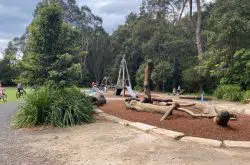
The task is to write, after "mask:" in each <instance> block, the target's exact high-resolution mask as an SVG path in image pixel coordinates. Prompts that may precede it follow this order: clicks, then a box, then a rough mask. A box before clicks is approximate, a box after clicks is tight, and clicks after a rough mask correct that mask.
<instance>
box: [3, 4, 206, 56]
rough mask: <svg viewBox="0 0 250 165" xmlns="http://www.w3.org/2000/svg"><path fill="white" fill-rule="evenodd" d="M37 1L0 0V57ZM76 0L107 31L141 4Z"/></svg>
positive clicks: (120, 22) (25, 25) (114, 27)
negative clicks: (99, 18) (85, 6)
mask: <svg viewBox="0 0 250 165" xmlns="http://www.w3.org/2000/svg"><path fill="white" fill-rule="evenodd" d="M39 1H41V0H0V22H1V23H0V58H1V57H2V52H3V51H4V49H5V48H6V46H7V44H8V42H9V41H10V40H12V39H13V38H14V37H16V36H20V35H21V34H22V33H23V32H24V31H25V28H26V27H27V25H29V23H30V22H31V20H32V18H33V12H34V10H35V7H36V4H37V3H38V2H39ZM76 1H77V4H78V5H87V6H89V7H90V9H91V10H92V12H93V13H94V14H96V15H98V16H100V17H101V18H102V19H103V27H104V28H105V30H106V31H107V32H109V33H112V31H114V30H115V29H116V28H117V26H118V25H120V24H123V23H124V21H125V17H126V15H128V14H129V13H130V12H138V11H139V7H140V4H141V0H76ZM207 1H211V0H207Z"/></svg>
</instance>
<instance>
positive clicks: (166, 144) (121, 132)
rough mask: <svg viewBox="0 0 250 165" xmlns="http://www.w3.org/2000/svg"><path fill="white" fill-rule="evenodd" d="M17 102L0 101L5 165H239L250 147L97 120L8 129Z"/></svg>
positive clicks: (0, 146) (0, 139) (0, 161)
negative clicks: (178, 137) (211, 145)
mask: <svg viewBox="0 0 250 165" xmlns="http://www.w3.org/2000/svg"><path fill="white" fill-rule="evenodd" d="M16 109H17V108H16V105H15V104H12V103H10V104H5V105H0V122H1V124H0V130H1V134H0V164H1V165H64V164H65V165H76V164H77V165H83V164H84V165H100V164H101V165H154V164H158V165H161V164H162V165H163V164H164V165H165V164H173V165H176V164H178V165H211V164H213V165H217V164H218V165H224V164H225V165H228V164H232V165H234V164H235V165H238V164H246V165H247V164H249V161H250V157H249V155H250V150H229V149H215V148H209V147H203V146H201V145H197V144H192V143H184V142H178V141H174V140H171V139H166V138H163V137H161V136H155V135H151V134H146V133H144V132H141V131H138V130H135V129H133V128H129V127H125V126H121V125H119V124H116V123H111V122H108V121H106V120H104V119H101V118H99V119H98V120H97V121H96V122H95V123H93V124H88V125H82V126H76V127H73V128H64V129H58V128H54V129H43V130H40V128H36V129H31V130H27V129H26V130H22V131H20V130H10V129H9V128H8V127H9V124H8V120H9V117H10V116H11V115H12V114H13V113H14V112H16Z"/></svg>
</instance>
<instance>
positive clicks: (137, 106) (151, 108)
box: [130, 100, 169, 114]
mask: <svg viewBox="0 0 250 165" xmlns="http://www.w3.org/2000/svg"><path fill="white" fill-rule="evenodd" d="M130 106H131V108H132V109H134V110H136V111H144V112H151V113H152V112H157V113H162V114H164V113H166V111H167V110H168V109H169V108H168V107H167V106H158V105H153V104H149V103H142V102H139V101H135V100H132V101H131V102H130Z"/></svg>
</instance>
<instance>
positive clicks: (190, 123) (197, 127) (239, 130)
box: [99, 100, 250, 141]
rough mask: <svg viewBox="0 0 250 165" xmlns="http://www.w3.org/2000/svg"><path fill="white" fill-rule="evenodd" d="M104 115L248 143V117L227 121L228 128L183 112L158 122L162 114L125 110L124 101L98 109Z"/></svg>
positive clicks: (197, 134) (243, 116) (216, 138)
mask: <svg viewBox="0 0 250 165" xmlns="http://www.w3.org/2000/svg"><path fill="white" fill-rule="evenodd" d="M99 108H100V109H101V110H103V111H104V112H105V113H108V114H110V115H113V116H116V117H119V118H122V119H125V120H129V121H133V122H142V123H145V124H150V125H153V126H157V127H160V128H165V129H169V130H174V131H179V132H183V133H185V134H186V135H187V136H195V137H203V138H210V139H215V140H239V141H250V116H248V115H238V119H237V120H236V121H229V123H228V127H221V126H218V125H216V124H215V123H214V122H213V120H212V119H207V118H193V117H191V116H189V115H187V114H185V113H183V112H178V111H173V115H171V116H170V117H168V118H167V120H164V121H162V122H161V121H160V119H161V117H162V116H163V115H162V114H158V113H148V112H136V111H133V110H130V109H126V108H125V105H124V101H121V100H119V101H117V100H115V101H108V103H107V104H105V105H103V106H101V107H99Z"/></svg>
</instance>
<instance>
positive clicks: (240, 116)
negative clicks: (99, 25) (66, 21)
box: [95, 57, 250, 141]
mask: <svg viewBox="0 0 250 165" xmlns="http://www.w3.org/2000/svg"><path fill="white" fill-rule="evenodd" d="M150 65H151V64H150V63H148V65H147V66H146V68H145V80H144V92H142V93H139V92H136V91H133V90H132V86H131V82H130V77H129V73H128V69H127V64H126V60H125V58H124V57H123V59H122V61H121V65H120V71H119V75H118V80H117V84H116V85H115V86H114V85H113V86H114V87H113V89H109V90H105V91H103V90H99V89H96V91H95V92H96V93H99V94H100V95H101V96H102V98H103V99H105V101H104V102H102V103H101V104H98V106H99V109H101V110H103V111H104V112H105V113H107V114H110V115H113V116H116V117H119V118H121V119H125V120H128V121H132V122H141V123H144V124H149V125H152V126H157V127H159V128H164V129H167V130H173V131H178V132H183V133H185V135H187V136H194V137H201V138H209V139H214V140H222V141H223V140H234V141H249V140H250V132H249V131H246V130H248V128H249V127H250V116H249V114H250V106H249V104H242V103H233V102H225V101H224V102H223V101H216V100H206V101H205V99H204V97H203V96H201V97H202V99H201V98H197V97H194V96H185V95H176V94H171V95H169V94H167V95H166V94H163V93H155V92H151V91H150V89H149V88H148V85H147V83H148V82H149V81H150V72H152V69H151V68H150ZM145 84H146V85H145ZM104 86H105V84H104ZM97 100H98V99H97ZM149 100H151V101H149ZM163 114H164V115H163ZM162 115H163V116H162Z"/></svg>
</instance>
